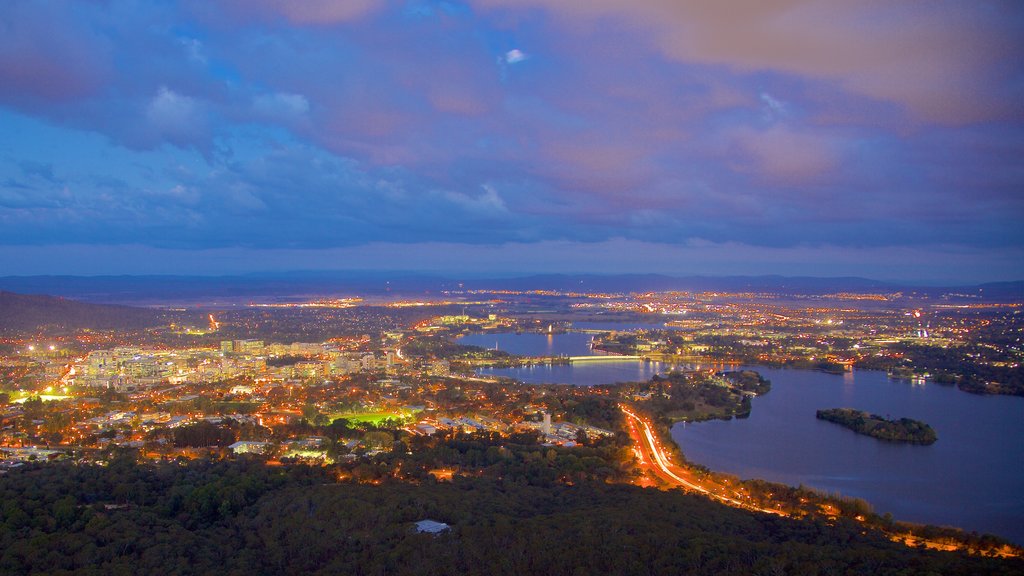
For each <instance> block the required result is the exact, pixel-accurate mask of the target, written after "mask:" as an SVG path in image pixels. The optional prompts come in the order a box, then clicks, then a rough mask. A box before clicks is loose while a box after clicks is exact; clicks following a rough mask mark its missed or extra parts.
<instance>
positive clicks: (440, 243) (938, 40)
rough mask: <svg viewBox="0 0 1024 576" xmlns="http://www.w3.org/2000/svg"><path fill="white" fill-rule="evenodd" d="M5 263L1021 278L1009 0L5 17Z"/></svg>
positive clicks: (142, 8) (337, 6)
mask: <svg viewBox="0 0 1024 576" xmlns="http://www.w3.org/2000/svg"><path fill="white" fill-rule="evenodd" d="M0 24H2V26H3V27H4V30H5V34H3V35H0V128H2V130H0V224H2V226H0V269H3V270H4V271H5V274H10V275H31V274H86V275H87V274H154V273H169V274H237V273H247V272H267V271H269V272H273V271H285V270H344V269H353V270H396V269H405V270H417V271H426V272H430V271H435V272H440V273H451V272H460V271H477V272H482V273H497V272H509V273H513V274H514V273H538V272H540V273H543V272H572V273H587V272H590V273H642V272H653V273H662V274H672V275H762V274H782V275H793V276H797V275H805V276H863V277H870V278H876V279H880V280H891V281H920V282H935V283H949V284H955V285H959V284H970V283H974V282H986V281H999V280H1018V279H1020V278H1021V271H1022V269H1024V233H1022V231H1021V228H1022V227H1021V226H1020V224H1021V221H1022V220H1024V195H1022V194H1021V190H1022V185H1024V175H1022V173H1021V170H1020V167H1019V159H1020V158H1021V157H1024V130H1022V129H1024V110H1022V107H1021V106H1020V102H1021V101H1022V96H1024V95H1022V94H1021V86H1024V82H1022V80H1024V73H1022V70H1021V67H1020V65H1019V62H1020V61H1022V56H1024V54H1022V52H1024V49H1022V46H1021V44H1020V42H1019V41H1017V38H1018V37H1019V36H1020V35H1021V33H1022V32H1024V10H1021V9H1020V7H1018V6H1016V5H1015V4H1014V3H1011V2H1003V3H1001V2H986V3H969V4H968V3H943V4H940V5H928V6H925V5H918V4H891V3H875V2H869V3H863V2H857V3H854V2H833V3H824V2H774V3H770V4H765V3H758V2H740V3H738V4H732V5H730V6H729V7H728V8H724V7H721V6H716V5H715V4H714V3H712V2H691V3H686V4H685V5H677V3H674V2H666V1H662V0H645V1H641V2H622V1H619V0H603V1H599V2H578V3H577V2H553V1H548V0H523V1H519V2H511V1H508V0H469V1H466V2H427V1H409V2H401V3H399V2H387V1H377V0H361V1H358V2H351V1H348V2H334V1H330V0H316V1H310V2H304V3H301V4H295V3H289V2H282V1H276V0H260V1H257V2H240V1H222V2H191V1H182V2H168V3H161V4H136V3H131V2H118V1H111V2H96V3H73V2H22V1H15V2H12V3H11V4H10V6H9V7H8V9H6V10H5V11H4V13H3V14H2V15H0Z"/></svg>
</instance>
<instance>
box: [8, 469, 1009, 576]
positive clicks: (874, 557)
mask: <svg viewBox="0 0 1024 576" xmlns="http://www.w3.org/2000/svg"><path fill="white" fill-rule="evenodd" d="M510 472H511V471H510ZM0 502H2V504H0V573H5V574H40V573H47V574H58V575H59V574H82V575H87V576H88V575H101V574H102V575H118V574H172V575H174V574H181V575H185V574H209V573H220V574H228V575H231V574H239V575H241V574H245V575H249V574H255V575H259V574H298V573H308V574H367V575H384V574H395V575H402V574H430V575H433V574H436V575H441V574H466V575H478V574H479V575H484V574H487V575H492V574H498V575H501V574H509V575H516V576H521V575H528V574H545V575H563V574H564V575H575V574H693V575H704V574H707V575H712V574H713V575H732V574H737V575H738V574H744V575H747V574H765V575H769V574H805V575H811V576H813V575H816V574H851V575H856V574H864V575H869V574H870V575H887V574H891V575H909V574H922V575H925V574H954V575H955V574H964V575H967V574H970V575H985V574H1007V575H1009V574H1020V573H1022V571H1024V562H1021V561H1020V560H1001V559H994V558H982V557H977V556H968V555H965V554H961V553H948V552H934V551H927V550H924V549H918V548H912V547H907V546H904V545H901V544H896V543H893V542H890V541H889V540H887V539H885V538H884V537H883V536H882V535H880V534H878V533H876V532H874V531H870V530H867V529H865V528H864V527H863V526H862V525H860V524H858V523H857V522H854V521H850V520H846V519H838V520H835V521H832V522H829V521H825V520H820V519H813V520H802V521H796V520H790V519H785V518H780V517H776V516H773V515H767V514H759V513H752V512H747V511H743V510H738V509H733V508H727V507H724V506H721V505H718V504H715V503H713V502H711V501H708V500H706V499H704V498H701V497H698V496H693V495H688V494H684V493H682V492H680V491H659V490H655V489H643V488H638V487H634V486H628V485H621V484H609V483H606V482H601V481H580V482H578V483H574V484H571V485H569V484H565V483H550V484H536V483H530V482H527V481H526V480H525V479H524V478H522V477H520V476H518V475H516V474H514V473H510V474H509V475H506V476H504V477H502V478H493V477H473V476H458V475H456V476H455V477H454V478H453V479H452V481H450V482H437V481H434V480H433V479H432V478H425V479H423V480H421V481H416V482H413V481H397V480H393V479H383V480H382V481H376V482H373V483H368V482H355V481H342V482H339V481H338V480H337V477H336V475H335V473H334V472H333V471H332V470H331V469H330V468H322V467H306V466H267V465H264V464H261V463H258V462H255V461H248V460H244V459H242V460H238V461H184V460H180V461H174V462H162V463H138V462H137V461H136V460H135V459H134V458H133V457H132V455H131V454H129V453H125V454H121V455H119V456H117V457H115V458H113V459H112V460H111V461H110V462H109V463H108V464H107V465H106V466H98V465H74V464H71V463H55V464H27V465H25V466H23V467H22V468H20V469H16V470H12V471H9V472H7V473H6V474H3V475H2V476H0ZM425 519H430V520H435V521H438V522H444V523H446V524H448V525H449V526H450V528H449V529H448V530H445V531H443V532H441V533H439V534H437V535H431V534H426V533H417V532H416V530H415V528H414V526H415V524H414V523H415V522H418V521H420V520H425Z"/></svg>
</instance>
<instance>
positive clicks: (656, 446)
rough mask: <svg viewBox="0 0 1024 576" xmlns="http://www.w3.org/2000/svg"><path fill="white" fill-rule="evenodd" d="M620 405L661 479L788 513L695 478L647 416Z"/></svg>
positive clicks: (644, 458)
mask: <svg viewBox="0 0 1024 576" xmlns="http://www.w3.org/2000/svg"><path fill="white" fill-rule="evenodd" d="M620 409H621V410H622V413H623V414H625V415H626V417H627V418H626V419H627V422H628V424H629V435H630V438H632V439H633V442H634V448H635V450H636V452H637V454H638V456H639V459H640V465H641V466H642V467H643V468H644V469H645V470H647V471H648V472H650V473H652V474H653V475H654V476H655V477H657V478H658V479H660V480H661V481H663V482H665V483H666V484H668V485H669V486H680V487H682V488H685V489H687V490H692V491H694V492H699V493H701V494H704V495H705V496H708V497H709V498H712V499H715V500H718V501H720V502H724V503H725V504H728V505H730V506H736V507H739V508H745V509H747V510H755V511H757V512H765V513H768V514H776V515H779V516H788V515H787V514H786V513H785V512H783V511H781V510H774V509H771V508H760V507H757V506H755V505H753V504H750V503H747V502H743V501H741V500H738V498H747V497H746V496H744V495H743V494H741V493H739V492H737V491H732V494H733V496H729V495H728V494H729V489H728V488H726V487H724V486H719V485H718V484H714V483H709V482H702V481H701V480H700V479H698V478H695V477H694V476H693V474H692V472H690V471H689V470H687V469H685V468H683V467H682V466H678V465H676V464H674V463H673V462H672V460H671V458H670V457H669V455H668V453H666V452H665V449H664V448H662V446H661V441H660V440H658V438H657V436H655V434H654V431H653V429H652V428H651V425H650V423H649V422H647V420H645V419H643V418H642V417H640V416H639V415H637V414H636V413H635V412H633V411H631V410H630V409H629V408H627V407H626V406H620Z"/></svg>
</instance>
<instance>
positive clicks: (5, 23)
mask: <svg viewBox="0 0 1024 576" xmlns="http://www.w3.org/2000/svg"><path fill="white" fill-rule="evenodd" d="M51 8H52V9H43V8H41V7H40V6H39V5H37V4H35V3H32V2H27V1H24V0H10V1H8V2H5V3H4V6H3V10H0V86H2V88H0V103H7V104H14V105H16V106H19V107H23V108H26V109H34V110H35V109H39V108H40V106H41V105H42V104H45V103H63V102H69V101H73V100H75V99H78V98H82V97H86V96H90V95H93V94H96V92H97V91H98V90H99V89H100V87H101V86H102V85H103V83H104V81H105V80H106V79H107V78H108V77H109V76H110V74H111V68H112V63H111V52H112V46H111V44H110V42H109V41H108V40H107V39H106V38H104V37H103V36H102V35H100V34H97V33H95V32H94V31H92V30H91V29H89V27H88V26H86V25H83V24H82V23H81V22H79V21H77V20H76V19H75V17H74V15H73V14H72V12H71V11H70V10H68V9H67V8H68V5H66V4H65V3H62V2H57V3H56V5H55V6H52V7H51Z"/></svg>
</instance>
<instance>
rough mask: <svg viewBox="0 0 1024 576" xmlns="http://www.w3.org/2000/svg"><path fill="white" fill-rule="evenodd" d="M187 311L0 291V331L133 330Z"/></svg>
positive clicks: (183, 316) (175, 317)
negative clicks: (91, 302)
mask: <svg viewBox="0 0 1024 576" xmlns="http://www.w3.org/2000/svg"><path fill="white" fill-rule="evenodd" d="M193 315H194V314H193ZM187 316H189V314H187V313H183V312H169V311H166V310H155V309H149V308H136V307H132V306H118V305H108V304H90V303H86V302H78V301H76V300H68V299H66V298H60V297H56V296H43V295H26V294H15V293H13V292H4V291H0V333H13V332H24V331H30V330H47V331H53V332H61V331H72V330H79V329H82V328H91V329H94V330H133V329H139V328H148V327H151V326H159V325H161V324H167V323H169V322H172V321H176V320H182V319H185V318H186V317H187Z"/></svg>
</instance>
